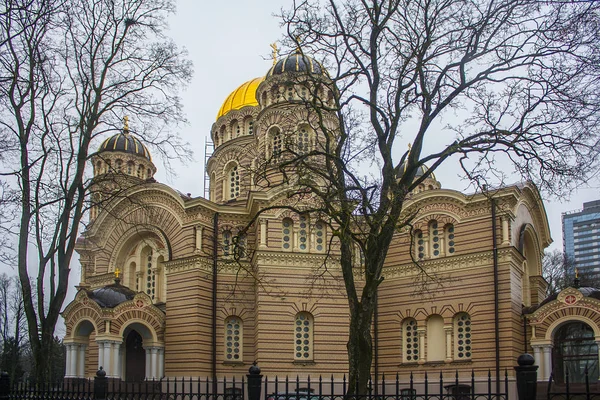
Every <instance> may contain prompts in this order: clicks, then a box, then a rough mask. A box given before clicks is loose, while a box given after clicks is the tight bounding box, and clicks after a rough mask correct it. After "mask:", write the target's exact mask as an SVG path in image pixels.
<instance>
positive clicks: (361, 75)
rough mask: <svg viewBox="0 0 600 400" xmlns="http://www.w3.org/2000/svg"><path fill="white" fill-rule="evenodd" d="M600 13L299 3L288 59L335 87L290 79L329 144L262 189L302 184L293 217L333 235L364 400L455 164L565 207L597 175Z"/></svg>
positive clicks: (460, 2)
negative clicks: (406, 239)
mask: <svg viewBox="0 0 600 400" xmlns="http://www.w3.org/2000/svg"><path fill="white" fill-rule="evenodd" d="M599 10H600V3H598V2H570V1H552V2H546V1H544V2H542V1H535V0H509V1H501V2H496V1H492V0H411V1H408V0H385V1H384V0H345V1H342V0H324V1H313V0H296V1H294V7H293V9H291V10H290V11H289V12H284V13H283V14H282V18H283V21H284V23H285V25H286V26H287V30H288V39H286V40H287V45H288V46H289V47H291V48H293V47H296V48H297V50H296V51H298V52H300V53H301V54H302V55H303V56H304V55H310V56H311V57H315V58H316V59H317V60H319V61H321V62H322V63H323V64H324V65H325V66H326V67H327V69H328V71H329V76H328V77H326V78H324V77H323V75H321V74H315V73H312V74H305V75H302V76H300V74H296V76H292V75H294V74H288V75H289V76H287V77H286V79H290V80H293V79H296V81H295V82H293V85H295V87H296V88H298V87H302V88H303V89H302V90H305V91H307V92H310V96H304V97H302V96H300V97H301V98H304V99H306V100H305V102H304V103H305V106H306V108H307V115H308V117H307V120H308V122H309V123H310V124H312V125H313V128H314V129H315V131H317V132H320V133H319V135H318V137H317V142H318V143H317V144H316V146H313V147H312V149H311V150H310V151H305V150H306V149H304V150H302V151H300V150H299V148H298V146H297V145H295V146H285V147H286V149H285V151H279V149H278V150H277V151H275V150H273V151H272V153H273V154H272V155H271V158H270V159H269V161H270V162H269V163H267V165H266V166H265V168H264V170H263V171H257V173H258V172H260V173H261V174H262V176H260V177H259V178H258V180H260V181H261V182H262V184H267V185H274V184H278V183H280V182H283V183H285V184H287V185H288V190H289V192H288V193H289V195H288V196H289V198H290V204H292V205H291V206H285V207H286V208H290V209H293V210H294V211H296V212H304V213H317V214H320V215H326V216H328V218H329V220H330V221H331V222H330V224H331V228H332V232H333V233H334V236H335V238H336V239H337V241H336V243H335V246H336V248H337V246H338V241H339V254H340V257H339V262H340V264H341V269H342V274H343V277H344V285H345V291H346V296H347V298H348V306H349V314H350V324H349V340H348V344H347V347H348V358H349V377H350V380H349V387H350V393H358V394H366V393H367V384H368V379H369V376H370V374H371V365H372V357H373V345H372V337H371V332H372V321H373V313H374V310H375V307H376V302H377V291H378V286H379V284H380V283H381V282H382V280H383V276H382V271H383V265H384V260H385V259H386V256H387V252H388V248H389V246H390V242H391V241H392V238H393V236H394V234H395V233H396V232H398V230H400V229H410V224H411V215H410V213H409V212H408V211H407V210H406V209H405V201H406V199H407V196H409V194H410V193H411V191H413V190H414V189H415V188H417V187H418V185H419V184H421V183H422V182H423V181H424V180H425V179H427V178H428V177H429V176H430V175H431V173H432V172H434V171H435V170H436V169H437V168H439V167H440V165H442V164H443V163H444V162H446V161H447V160H449V159H450V158H454V159H455V160H458V161H459V162H460V165H461V166H462V168H463V170H464V173H465V175H466V177H468V178H470V179H471V180H472V181H473V182H474V183H475V184H476V185H479V187H480V188H481V187H484V186H483V185H484V184H485V185H486V187H488V188H489V187H491V186H490V184H496V185H497V184H500V183H502V182H503V180H504V179H505V178H507V177H511V176H514V175H511V174H510V171H509V172H508V173H507V165H508V166H510V165H512V166H513V167H514V170H515V173H516V174H517V175H518V176H519V177H522V178H525V179H531V180H534V181H535V182H536V183H537V184H538V185H539V186H540V187H541V188H543V189H545V190H549V191H553V192H556V191H558V190H559V189H565V188H568V187H570V186H571V185H572V184H574V183H576V182H578V181H580V180H581V179H582V178H584V177H585V176H586V173H587V171H589V169H590V168H591V167H592V166H594V165H597V156H598V137H599V135H598V133H599V132H598V129H599V128H598V127H599V125H598V119H599V116H600V114H599V112H598V111H599V110H600V103H599V99H598V95H597V93H599V89H600V88H599V87H598V86H599V85H598V83H599V74H598V72H599V69H598V66H599V65H600V63H598V61H599V60H598V57H600V49H599V48H598V46H599V45H600V41H599V40H598V38H599V37H600V36H599V33H600V31H599V30H600V18H599ZM324 85H325V86H329V87H330V89H331V92H332V93H333V99H332V100H331V101H330V100H329V99H324V98H322V97H321V94H322V93H323V91H322V88H323V86H324ZM332 116H334V117H335V120H336V121H337V122H336V123H335V124H332V123H331V121H332V118H331V117H332ZM402 142H404V143H408V144H409V145H410V147H409V150H408V151H404V150H399V149H400V147H401V144H402ZM405 145H406V144H405ZM402 147H403V146H402ZM368 160H371V162H372V164H371V165H370V167H371V168H369V164H366V163H367V161H368ZM274 164H275V165H277V167H276V168H277V172H273V168H274V166H273V165H274ZM426 165H427V166H428V167H429V169H426V168H425V169H426V171H425V173H424V174H422V175H421V174H417V172H418V171H423V170H424V167H425V166H426ZM365 170H368V171H369V172H368V173H367V176H366V177H365V172H364V171H365ZM277 176H279V177H283V179H279V178H277ZM492 192H493V191H491V192H490V193H491V195H492V194H493V193H492ZM294 198H295V199H298V200H306V199H307V198H312V199H313V201H312V202H308V204H309V205H307V204H306V202H304V203H302V202H300V201H299V202H298V203H294V200H293V199H294ZM293 204H298V206H297V207H296V206H294V205H293ZM300 204H302V205H301V206H300ZM357 248H358V249H359V251H358V252H357ZM336 251H337V250H336ZM357 253H358V254H362V255H363V260H364V271H363V275H362V279H360V280H357V279H356V277H355V272H356V271H355V270H354V268H353V267H354V265H355V264H356V254H357Z"/></svg>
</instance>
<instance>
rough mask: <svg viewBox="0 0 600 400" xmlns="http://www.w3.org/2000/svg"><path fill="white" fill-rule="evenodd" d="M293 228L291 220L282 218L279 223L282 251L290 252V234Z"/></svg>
mask: <svg viewBox="0 0 600 400" xmlns="http://www.w3.org/2000/svg"><path fill="white" fill-rule="evenodd" d="M293 228H294V222H293V221H292V219H291V218H284V220H283V221H282V222H281V241H282V244H281V247H282V248H283V249H284V250H290V249H291V248H292V232H293Z"/></svg>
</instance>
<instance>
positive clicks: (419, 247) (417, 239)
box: [413, 229, 425, 260]
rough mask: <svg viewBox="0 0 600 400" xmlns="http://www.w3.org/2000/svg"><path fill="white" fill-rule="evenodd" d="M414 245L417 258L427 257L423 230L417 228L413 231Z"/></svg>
mask: <svg viewBox="0 0 600 400" xmlns="http://www.w3.org/2000/svg"><path fill="white" fill-rule="evenodd" d="M413 245H414V248H415V251H414V255H415V258H416V259H417V260H422V259H424V258H425V239H424V238H423V231H422V230H420V229H417V230H416V231H414V233H413Z"/></svg>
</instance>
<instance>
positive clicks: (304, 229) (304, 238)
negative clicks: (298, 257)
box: [298, 215, 308, 251]
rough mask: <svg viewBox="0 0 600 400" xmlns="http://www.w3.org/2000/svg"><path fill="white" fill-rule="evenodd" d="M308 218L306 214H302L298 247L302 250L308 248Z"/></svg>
mask: <svg viewBox="0 0 600 400" xmlns="http://www.w3.org/2000/svg"><path fill="white" fill-rule="evenodd" d="M307 244H308V218H307V217H306V216H305V215H301V216H300V220H299V222H298V248H299V249H300V250H303V251H305V250H307V249H308V245H307Z"/></svg>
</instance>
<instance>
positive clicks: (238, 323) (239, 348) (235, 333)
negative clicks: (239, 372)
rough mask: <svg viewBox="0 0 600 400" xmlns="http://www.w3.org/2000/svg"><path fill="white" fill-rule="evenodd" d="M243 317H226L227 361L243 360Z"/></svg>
mask: <svg viewBox="0 0 600 400" xmlns="http://www.w3.org/2000/svg"><path fill="white" fill-rule="evenodd" d="M243 329H244V326H243V324H242V319H241V318H240V317H237V316H231V317H227V319H225V346H224V347H225V361H226V362H242V361H243V357H242V355H243V337H244V336H243V334H244V331H243Z"/></svg>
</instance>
